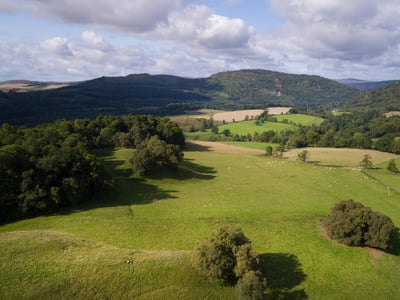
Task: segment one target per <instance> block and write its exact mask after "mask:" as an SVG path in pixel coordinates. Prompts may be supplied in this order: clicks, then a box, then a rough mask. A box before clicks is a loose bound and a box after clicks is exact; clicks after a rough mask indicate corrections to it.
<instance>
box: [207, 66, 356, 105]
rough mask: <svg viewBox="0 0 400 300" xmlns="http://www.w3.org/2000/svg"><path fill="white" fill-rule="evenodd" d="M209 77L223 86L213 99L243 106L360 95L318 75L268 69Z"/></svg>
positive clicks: (315, 101) (314, 101) (318, 102)
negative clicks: (232, 101) (225, 100)
mask: <svg viewBox="0 0 400 300" xmlns="http://www.w3.org/2000/svg"><path fill="white" fill-rule="evenodd" d="M209 80H210V81H211V82H214V83H216V84H218V85H220V86H222V87H223V88H222V90H220V91H219V92H218V93H217V94H213V98H215V99H229V100H234V101H236V102H237V103H240V104H242V105H246V104H248V103H257V104H262V105H264V106H265V105H269V106H270V105H274V106H284V105H286V106H294V107H305V106H320V105H324V104H327V103H337V102H340V101H343V100H345V99H350V98H352V97H354V96H356V95H358V94H359V92H358V91H357V90H356V89H353V88H351V87H348V86H346V85H343V84H340V83H338V82H336V81H334V80H330V79H326V78H323V77H320V76H312V75H297V74H287V73H281V72H273V71H267V70H240V71H233V72H223V73H218V74H215V75H213V76H211V77H210V79H209Z"/></svg>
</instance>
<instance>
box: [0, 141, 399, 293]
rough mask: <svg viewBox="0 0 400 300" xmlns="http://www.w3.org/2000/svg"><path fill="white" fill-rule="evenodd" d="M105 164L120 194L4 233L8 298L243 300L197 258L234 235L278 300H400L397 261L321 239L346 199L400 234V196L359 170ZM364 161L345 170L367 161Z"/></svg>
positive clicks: (115, 154) (1, 274) (196, 155)
mask: <svg viewBox="0 0 400 300" xmlns="http://www.w3.org/2000/svg"><path fill="white" fill-rule="evenodd" d="M239 149H241V148H239ZM336 153H337V152H336ZM362 153H363V152H362ZM103 155H104V157H105V159H106V161H107V165H108V169H109V171H110V173H112V174H113V177H114V189H115V190H114V191H110V192H109V193H107V194H104V195H103V196H102V197H100V198H98V199H93V200H91V201H90V202H87V204H85V205H83V206H81V207H79V208H77V209H72V210H65V211H62V212H60V213H58V214H54V215H50V216H43V217H37V218H32V219H28V220H23V221H18V222H14V223H10V224H5V225H2V226H1V227H0V253H1V254H2V255H1V256H0V280H1V282H2V285H1V287H0V298H1V299H49V298H52V299H61V298H64V299H70V298H75V299H83V298H86V299H93V298H97V299H104V298H109V299H121V298H128V299H132V298H135V299H234V298H235V290H234V288H232V287H221V286H218V285H215V284H211V283H209V282H208V281H207V280H206V279H204V278H202V277H200V276H199V275H198V274H197V273H196V272H195V271H194V270H193V269H192V268H191V264H190V255H191V252H192V250H193V249H195V247H196V246H197V245H198V244H199V243H200V242H201V241H202V240H203V239H204V238H205V237H207V236H209V235H210V234H211V233H213V232H214V231H215V230H216V229H218V228H219V227H221V226H224V225H235V226H240V227H241V228H242V229H243V231H244V232H245V234H246V235H247V236H248V237H249V238H250V240H251V241H252V244H253V248H254V250H255V251H257V252H258V253H260V254H261V257H262V261H263V264H265V267H266V269H267V273H268V290H267V291H266V295H267V297H269V298H270V299H399V298H400V290H399V288H398V284H399V278H400V257H399V252H398V251H397V252H396V253H395V254H387V253H383V252H379V251H373V252H371V251H367V250H366V249H362V248H351V247H346V246H342V245H339V244H337V243H336V242H333V241H329V240H326V239H325V238H323V237H322V235H321V228H320V220H321V219H322V218H324V217H325V216H326V215H328V214H329V212H330V209H331V207H332V206H333V205H334V204H335V203H337V202H339V201H341V200H346V199H353V200H355V201H359V202H362V203H363V204H364V205H366V206H369V207H371V208H372V209H374V210H377V211H380V212H382V213H384V214H386V215H388V216H389V217H390V218H392V220H393V222H394V223H395V225H396V226H397V227H399V226H400V195H399V194H397V193H395V192H392V193H388V192H387V188H386V186H385V185H383V184H382V183H380V182H378V181H376V180H374V179H373V178H371V177H369V176H367V175H366V174H364V173H362V172H360V171H359V170H356V168H341V167H337V168H332V167H325V166H316V165H313V164H303V163H300V162H297V161H295V160H291V159H290V158H289V159H274V158H267V157H265V156H264V155H254V154H244V153H240V151H239V150H238V151H237V153H219V152H217V151H212V152H211V151H208V149H207V148H206V147H201V146H196V145H194V146H191V147H190V148H189V149H188V151H186V152H185V160H184V163H183V165H182V167H180V168H179V170H177V171H175V172H169V173H162V174H157V175H154V176H152V177H151V178H146V179H143V178H137V177H135V176H133V175H132V172H131V170H130V168H129V164H128V163H127V159H128V158H129V157H130V156H131V155H132V150H130V149H119V150H117V151H110V152H104V153H103ZM313 155H314V157H315V156H316V154H315V153H311V159H315V160H317V157H315V158H313ZM332 155H333V154H332ZM342 156H343V155H342V154H339V155H337V157H336V158H334V157H333V156H332V157H330V158H329V161H327V162H326V164H335V162H340V161H341V160H342V158H341V157H342ZM347 159H349V160H350V158H347ZM353 159H354V161H353V162H352V163H349V164H346V165H354V166H355V165H357V164H358V162H359V161H360V160H361V159H362V157H359V156H358V154H357V155H355V156H354V157H353ZM374 159H375V157H374V158H373V160H374ZM382 159H383V160H384V159H386V157H382ZM376 160H377V161H378V158H376ZM321 162H324V163H325V161H322V159H321ZM394 176H396V175H394Z"/></svg>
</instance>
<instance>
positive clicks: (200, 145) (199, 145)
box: [186, 140, 265, 155]
mask: <svg viewBox="0 0 400 300" xmlns="http://www.w3.org/2000/svg"><path fill="white" fill-rule="evenodd" d="M186 143H187V144H188V146H189V147H190V148H192V149H193V150H196V149H197V150H200V151H214V152H220V153H244V154H256V155H262V154H265V151H264V150H260V149H251V148H246V147H240V146H234V145H228V144H223V143H217V142H204V141H194V140H186Z"/></svg>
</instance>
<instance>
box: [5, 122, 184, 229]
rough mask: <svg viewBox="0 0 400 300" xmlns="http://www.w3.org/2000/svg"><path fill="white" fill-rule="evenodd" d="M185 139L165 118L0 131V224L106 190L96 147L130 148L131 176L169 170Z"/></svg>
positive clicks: (72, 203)
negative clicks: (131, 155) (133, 152)
mask: <svg viewBox="0 0 400 300" xmlns="http://www.w3.org/2000/svg"><path fill="white" fill-rule="evenodd" d="M184 143H185V138H184V136H183V134H182V131H181V129H180V128H179V127H178V126H177V125H176V124H175V123H172V122H170V121H169V120H168V119H165V118H160V117H151V116H132V115H130V116H121V117H114V116H98V117H97V118H96V119H93V120H89V119H75V120H71V121H67V120H59V121H56V122H53V123H49V124H42V125H38V126H36V127H31V128H29V127H18V128H17V127H13V126H11V125H9V124H6V123H5V124H3V125H2V127H1V128H0V222H3V221H6V220H9V219H18V218H22V217H28V216H33V215H38V214H47V213H50V212H53V211H55V210H56V209H59V208H63V207H72V206H76V205H77V204H78V203H81V202H82V201H83V200H84V199H90V198H94V197H93V196H95V195H96V194H98V193H100V192H102V191H103V190H104V189H106V188H107V187H109V185H110V182H111V181H110V179H111V178H109V176H108V175H107V173H106V172H105V169H104V166H103V162H102V160H101V159H100V158H99V157H98V155H96V152H98V150H99V149H103V148H110V147H130V148H136V156H137V157H142V158H143V159H140V160H135V159H132V168H133V172H136V173H138V174H144V173H148V172H151V171H152V170H154V169H156V168H162V167H166V166H168V167H173V166H175V165H177V164H178V163H179V162H180V161H181V160H182V157H183V154H182V150H181V148H182V146H183V145H184Z"/></svg>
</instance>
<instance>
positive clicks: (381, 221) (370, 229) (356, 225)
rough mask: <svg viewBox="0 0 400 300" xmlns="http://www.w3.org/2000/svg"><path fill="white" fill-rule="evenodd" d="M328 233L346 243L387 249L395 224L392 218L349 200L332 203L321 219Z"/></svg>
mask: <svg viewBox="0 0 400 300" xmlns="http://www.w3.org/2000/svg"><path fill="white" fill-rule="evenodd" d="M324 225H325V228H326V230H327V232H328V234H329V235H330V236H331V237H332V238H333V239H335V240H338V241H339V242H341V243H343V244H345V245H348V246H369V247H373V248H378V249H382V250H385V251H389V250H390V249H391V247H392V243H393V237H394V234H395V230H396V228H395V226H394V224H393V221H392V220H391V219H390V218H389V217H387V216H385V215H383V214H381V213H379V212H375V211H372V210H371V209H370V208H369V207H365V206H364V205H362V204H361V203H359V202H355V201H353V200H347V201H342V202H340V203H338V204H337V205H335V206H334V207H333V208H332V210H331V214H330V215H329V216H328V217H327V218H326V219H325V220H324Z"/></svg>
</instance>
